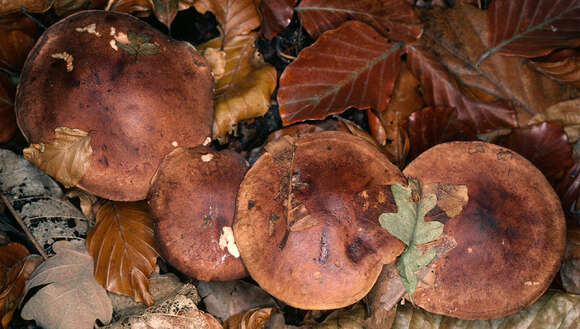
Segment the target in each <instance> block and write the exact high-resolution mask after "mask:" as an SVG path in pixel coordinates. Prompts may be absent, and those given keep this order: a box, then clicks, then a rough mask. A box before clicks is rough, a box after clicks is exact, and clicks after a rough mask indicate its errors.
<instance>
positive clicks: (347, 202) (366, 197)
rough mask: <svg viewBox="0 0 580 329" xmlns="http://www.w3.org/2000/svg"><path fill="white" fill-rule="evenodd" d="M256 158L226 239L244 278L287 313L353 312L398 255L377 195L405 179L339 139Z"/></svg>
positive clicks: (388, 207)
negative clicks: (288, 310) (348, 308)
mask: <svg viewBox="0 0 580 329" xmlns="http://www.w3.org/2000/svg"><path fill="white" fill-rule="evenodd" d="M265 150H266V151H265V152H264V153H263V154H262V155H261V156H260V158H259V159H258V160H257V161H256V163H255V164H254V165H253V166H252V168H251V169H250V170H249V171H248V173H247V174H246V176H245V178H244V180H243V181H242V184H241V185H240V190H239V192H238V198H237V205H236V220H235V224H234V237H235V241H236V244H237V246H238V249H239V251H240V254H241V257H242V260H243V261H244V264H245V265H246V268H247V270H248V272H249V273H250V275H251V277H252V278H253V279H254V280H255V281H256V282H257V283H258V284H259V285H260V286H261V287H262V288H263V289H264V290H266V291H267V292H268V293H270V294H271V295H273V296H274V297H276V298H278V299H280V300H282V301H283V302H285V303H287V304H289V305H291V306H293V307H297V308H302V309H311V310H315V309H318V310H322V309H333V308H340V307H344V306H347V305H350V304H352V303H355V302H356V301H358V300H359V299H361V298H362V297H364V296H365V295H366V293H367V292H368V291H369V290H370V289H371V287H372V285H373V284H374V282H375V281H376V279H377V277H378V275H379V273H380V271H381V268H382V266H383V264H386V263H391V262H393V261H394V260H395V259H396V257H397V256H398V255H399V254H400V253H401V252H402V251H403V249H404V245H403V243H402V242H401V241H399V240H398V239H396V238H395V237H393V236H392V235H390V234H389V233H388V232H387V231H386V230H384V229H383V228H382V227H381V226H380V224H379V222H378V217H379V214H380V212H381V211H382V212H385V211H394V210H395V209H396V206H395V204H394V202H393V199H392V195H391V194H390V191H389V190H388V189H386V188H385V186H387V185H390V184H394V183H399V184H404V183H405V178H404V177H403V176H402V174H401V173H400V171H399V169H398V168H397V167H395V166H394V165H393V164H391V163H390V162H389V161H388V160H387V158H386V157H385V156H384V155H383V154H382V153H381V152H380V151H379V150H378V149H376V148H375V147H374V146H372V145H371V144H369V143H368V142H366V141H364V140H363V139H361V138H358V137H355V136H352V135H350V134H347V133H344V132H335V131H329V132H320V133H316V134H305V135H302V136H300V137H297V138H293V137H290V136H283V137H281V138H279V139H278V140H276V141H273V142H271V143H269V144H268V145H267V146H266V147H265ZM378 187H382V188H378Z"/></svg>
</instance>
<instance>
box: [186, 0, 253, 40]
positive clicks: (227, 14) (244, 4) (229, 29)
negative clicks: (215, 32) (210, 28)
mask: <svg viewBox="0 0 580 329" xmlns="http://www.w3.org/2000/svg"><path fill="white" fill-rule="evenodd" d="M193 5H194V7H195V9H197V11H199V12H200V13H202V14H205V12H207V11H211V12H212V13H214V15H215V16H216V19H217V21H218V23H219V24H220V26H221V28H222V36H223V41H224V43H227V42H228V41H229V40H230V39H232V38H233V37H235V36H238V35H242V34H247V33H249V32H250V31H252V30H254V29H256V28H257V27H258V26H260V16H259V14H258V11H257V10H256V6H255V5H254V1H253V0H198V1H196V2H195V3H194V4H193ZM218 48H219V47H218Z"/></svg>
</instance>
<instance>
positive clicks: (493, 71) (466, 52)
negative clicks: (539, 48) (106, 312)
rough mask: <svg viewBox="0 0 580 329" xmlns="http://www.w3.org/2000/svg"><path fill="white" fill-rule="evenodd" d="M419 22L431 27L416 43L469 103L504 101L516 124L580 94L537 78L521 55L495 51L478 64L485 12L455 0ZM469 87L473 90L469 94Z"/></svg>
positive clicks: (485, 30)
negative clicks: (514, 114) (511, 107)
mask: <svg viewBox="0 0 580 329" xmlns="http://www.w3.org/2000/svg"><path fill="white" fill-rule="evenodd" d="M519 2H521V1H518V3H519ZM536 2H537V1H536ZM530 3H532V2H530ZM421 18H422V19H423V20H425V21H428V22H429V24H428V25H426V26H425V31H424V33H423V37H422V38H421V40H419V42H418V43H419V44H421V45H423V47H424V49H429V50H430V51H431V52H432V53H433V54H434V55H435V56H436V59H437V60H438V61H439V62H440V63H441V64H442V65H443V66H444V67H445V68H446V69H447V71H448V72H449V73H450V74H451V76H452V77H453V80H454V81H455V80H456V81H457V83H458V85H459V87H460V90H461V91H463V92H464V93H465V94H466V95H468V97H471V99H473V100H478V101H480V102H483V103H490V102H492V101H494V100H495V101H497V100H505V101H508V102H510V103H512V104H513V105H514V106H515V108H516V109H517V110H518V111H519V114H520V115H519V117H520V119H524V120H523V121H520V123H523V122H525V121H527V119H529V115H530V114H532V115H533V114H535V113H540V112H542V111H543V110H545V109H546V108H547V107H548V106H550V105H552V104H555V103H557V102H560V101H563V100H567V99H570V98H572V97H578V96H575V95H577V93H578V91H577V90H575V88H573V87H572V86H570V85H563V84H561V83H558V82H556V81H554V80H552V79H550V78H548V77H546V76H545V75H543V74H539V73H538V72H537V71H536V70H535V69H534V68H533V67H532V66H531V65H529V64H526V63H525V62H523V61H522V59H521V58H519V57H513V56H503V55H500V54H498V53H495V54H492V55H490V56H489V57H488V58H487V59H486V60H485V61H483V62H482V63H481V64H480V65H477V60H478V58H479V56H480V55H481V54H482V53H483V52H485V51H486V49H488V48H489V44H488V35H489V24H488V19H487V12H486V11H482V10H479V9H477V8H475V7H474V6H472V5H468V4H465V3H464V2H462V1H456V2H455V6H454V7H453V8H449V9H445V10H443V9H439V8H436V9H431V10H424V11H421ZM454 83H455V82H454ZM467 88H469V89H471V90H469V91H467V90H466V89H467ZM474 94H478V96H479V97H475V96H474ZM482 95H487V97H481V96H482ZM428 105H448V106H456V107H458V110H459V113H461V112H462V111H463V109H461V108H460V106H458V105H459V104H458V105H451V104H439V103H435V104H432V103H428ZM503 107H504V108H505V106H503ZM508 108H509V107H508ZM460 117H461V116H460ZM526 117H527V118H526Z"/></svg>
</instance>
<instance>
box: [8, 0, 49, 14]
mask: <svg viewBox="0 0 580 329" xmlns="http://www.w3.org/2000/svg"><path fill="white" fill-rule="evenodd" d="M53 2H54V0H0V15H6V14H11V13H15V12H19V11H21V10H22V9H25V10H26V11H27V12H29V13H43V12H45V11H47V10H48V9H50V7H51V6H52V3H53Z"/></svg>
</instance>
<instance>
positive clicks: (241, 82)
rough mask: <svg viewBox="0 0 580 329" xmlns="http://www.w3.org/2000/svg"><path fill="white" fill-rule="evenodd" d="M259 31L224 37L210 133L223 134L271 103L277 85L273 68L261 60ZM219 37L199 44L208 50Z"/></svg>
mask: <svg viewBox="0 0 580 329" xmlns="http://www.w3.org/2000/svg"><path fill="white" fill-rule="evenodd" d="M257 37H258V34H257V33H255V32H252V33H250V34H248V35H240V36H236V37H234V38H232V39H230V40H227V41H226V43H225V44H224V46H223V51H225V69H224V70H223V73H222V76H221V78H220V79H219V80H217V81H216V89H215V96H214V97H215V98H216V109H215V112H214V123H213V136H214V138H216V137H224V136H225V135H226V134H228V133H229V132H230V131H231V130H232V129H234V127H235V126H236V124H237V123H238V122H240V121H241V120H245V119H249V118H254V117H258V116H261V115H264V114H265V113H266V112H267V111H268V106H269V105H270V97H271V96H272V93H273V92H274V89H275V88H276V81H277V73H276V69H275V68H274V67H273V66H271V65H270V64H267V63H265V62H264V60H263V58H262V56H261V55H260V53H259V52H258V50H257V49H256V48H255V47H254V43H255V41H256V38H257ZM221 44H222V39H221V38H216V39H213V40H210V41H208V42H206V43H204V44H202V45H200V46H199V47H198V49H199V50H200V51H201V52H202V53H204V54H207V53H208V51H209V50H210V49H214V50H219V49H220V47H221Z"/></svg>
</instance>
